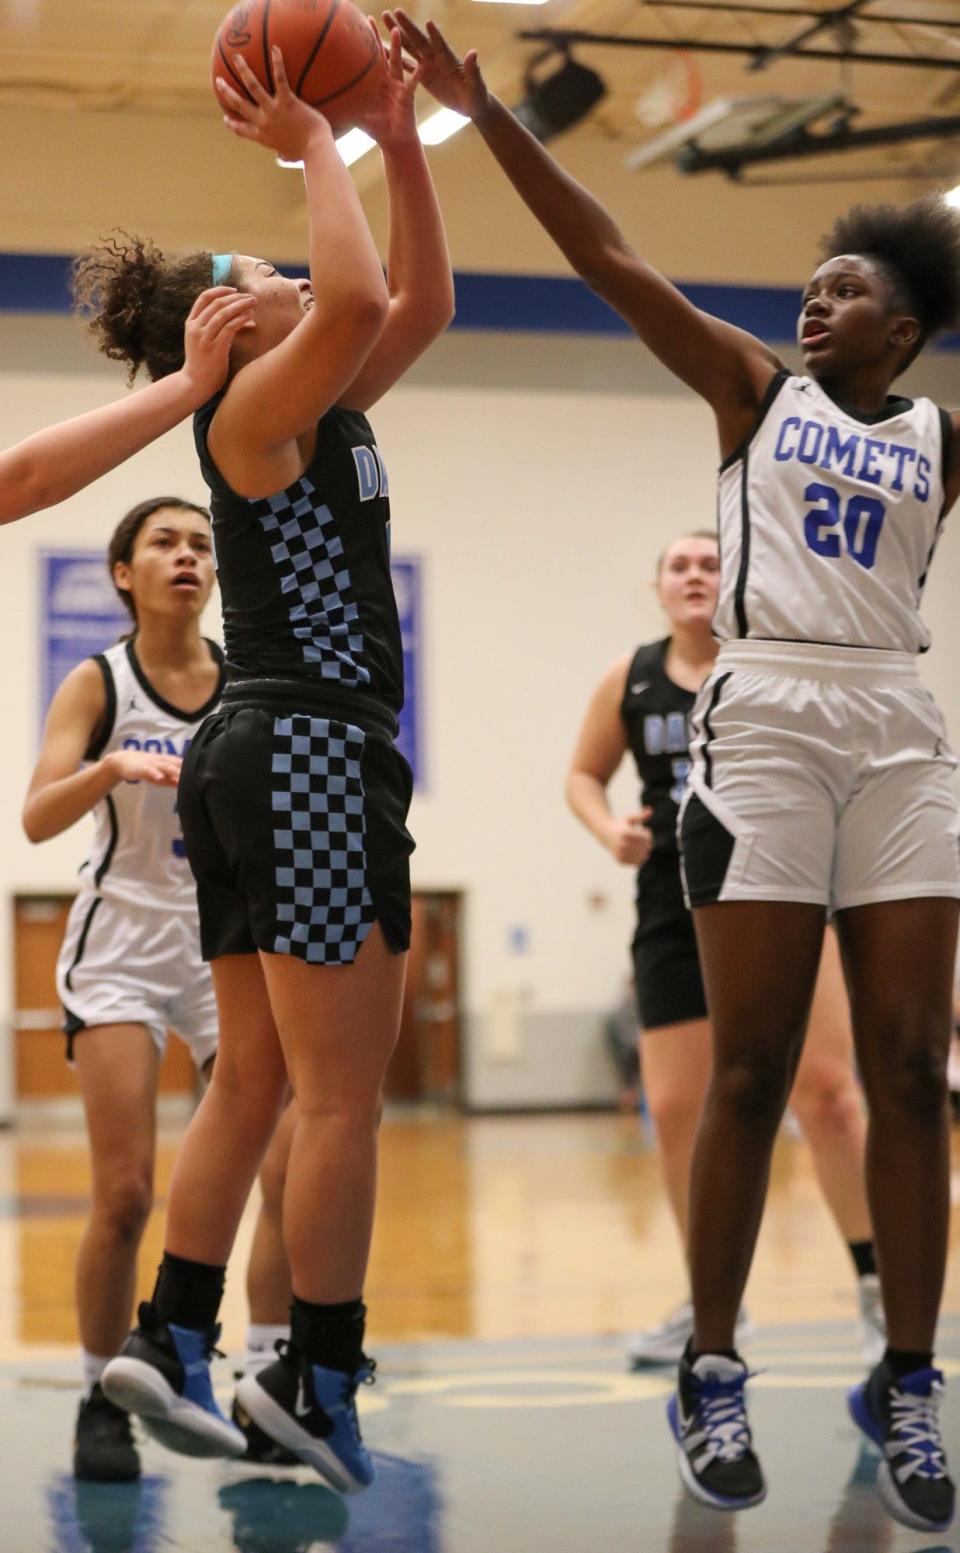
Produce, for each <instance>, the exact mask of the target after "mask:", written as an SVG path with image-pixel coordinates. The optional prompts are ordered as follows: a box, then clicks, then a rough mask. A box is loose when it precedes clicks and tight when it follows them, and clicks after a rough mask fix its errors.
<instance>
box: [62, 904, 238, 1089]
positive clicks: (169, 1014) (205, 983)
mask: <svg viewBox="0 0 960 1553" xmlns="http://www.w3.org/2000/svg"><path fill="white" fill-rule="evenodd" d="M57 994H58V996H59V998H60V1001H61V1003H62V1004H63V1007H64V1013H65V1015H66V1019H65V1022H64V1028H65V1030H66V1034H67V1060H68V1061H70V1060H72V1057H73V1043H74V1038H75V1036H76V1035H77V1033H78V1032H79V1031H81V1030H84V1029H87V1028H89V1027H90V1026H92V1025H117V1024H134V1025H145V1026H146V1028H147V1029H148V1030H149V1032H150V1035H151V1036H152V1038H153V1041H154V1043H155V1045H156V1047H157V1049H158V1051H159V1052H160V1053H161V1055H162V1054H163V1051H164V1048H165V1047H166V1044H167V1031H168V1030H170V1029H172V1030H175V1031H176V1033H177V1035H178V1036H179V1037H180V1038H181V1040H182V1041H184V1042H185V1043H186V1045H187V1046H188V1047H189V1048H190V1053H191V1056H192V1057H193V1060H194V1063H195V1064H196V1066H197V1068H202V1067H203V1066H204V1064H205V1063H207V1062H209V1060H210V1058H211V1057H212V1056H214V1054H215V1052H216V1049H217V1005H216V1000H215V998H214V995H213V982H212V981H211V979H210V967H209V966H208V965H206V964H205V963H204V961H203V960H202V959H201V957H200V928H199V924H198V922H197V918H196V915H195V914H194V913H193V912H189V911H169V910H166V909H164V908H158V907H155V906H132V905H130V904H128V903H127V902H120V901H112V900H109V899H108V898H106V897H104V896H99V895H94V894H92V892H86V891H81V893H80V894H79V895H78V896H77V899H76V900H75V901H74V903H73V906H72V908H71V911H70V917H69V920H68V922H67V931H66V933H65V934H64V939H63V945H62V947H61V950H60V956H59V959H58V960H57Z"/></svg>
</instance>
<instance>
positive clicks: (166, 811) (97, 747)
mask: <svg viewBox="0 0 960 1553" xmlns="http://www.w3.org/2000/svg"><path fill="white" fill-rule="evenodd" d="M208 646H209V648H210V651H211V653H212V654H213V657H214V658H215V660H216V662H217V664H218V665H219V668H220V677H219V681H218V683H217V687H216V690H215V691H214V693H213V695H212V696H211V697H210V699H209V701H208V702H207V703H206V704H205V705H204V706H201V707H199V708H198V709H197V711H195V712H183V711H180V710H178V709H177V708H176V707H174V706H171V705H170V703H169V702H167V701H164V699H163V697H162V696H161V695H159V693H158V692H157V691H156V690H154V688H153V686H152V685H151V684H150V681H149V680H148V679H147V677H146V675H145V674H144V672H143V669H142V668H141V666H140V662H139V659H138V658H137V654H136V648H135V645H134V642H133V641H132V640H131V641H127V642H118V643H117V644H116V646H114V647H109V648H108V649H107V651H106V652H104V653H98V654H97V656H96V658H95V659H94V662H95V663H96V664H97V665H98V666H99V668H100V671H101V673H102V674H103V681H104V688H105V690H106V702H107V710H106V718H105V721H104V726H103V729H102V730H101V732H100V734H99V735H98V737H97V739H96V740H95V742H94V743H93V744H92V745H91V747H90V749H89V750H88V751H87V753H86V757H85V758H86V760H87V761H88V762H89V761H95V760H99V759H100V758H101V757H102V756H104V755H108V754H110V753H111V752H112V751H113V750H145V751H149V752H151V753H153V754H158V755H178V756H180V757H181V758H182V757H183V756H184V755H185V754H186V752H187V749H188V747H189V745H190V740H191V739H192V737H193V735H194V733H195V732H196V730H197V728H198V727H199V725H200V723H201V722H202V720H203V719H204V718H205V717H206V716H207V715H208V714H209V713H210V712H212V711H213V710H214V708H215V707H216V705H217V703H218V702H219V700H220V696H221V694H222V691H223V654H222V653H221V651H220V648H219V647H218V646H217V645H216V643H214V642H209V643H208ZM94 818H95V821H96V832H95V835H94V842H93V847H92V849H91V852H90V856H89V857H88V858H87V860H86V862H85V863H84V864H83V865H82V867H81V869H80V878H81V889H82V891H83V892H84V893H88V894H93V895H97V896H102V897H104V898H105V899H106V900H110V901H115V902H121V903H124V904H126V905H132V906H137V907H141V908H142V907H148V908H151V907H152V908H155V909H156V908H160V909H163V910H164V911H178V912H179V911H184V912H187V911H189V912H193V913H194V914H196V910H197V895H196V886H195V884H194V879H193V874H192V873H191V872H190V864H189V863H188V862H187V857H186V852H185V850H184V845H183V837H182V835H181V833H180V824H179V821H178V819H177V795H176V791H175V789H174V788H172V787H155V786H154V784H153V783H152V782H119V783H118V784H117V786H116V787H115V788H114V789H113V791H112V792H111V793H108V795H107V797H106V798H104V799H103V800H102V801H101V802H100V803H98V804H97V806H96V808H95V809H94Z"/></svg>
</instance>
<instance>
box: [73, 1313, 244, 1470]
mask: <svg viewBox="0 0 960 1553" xmlns="http://www.w3.org/2000/svg"><path fill="white" fill-rule="evenodd" d="M138 1318H139V1325H138V1326H137V1327H135V1328H134V1330H133V1331H132V1332H131V1334H130V1336H129V1337H128V1338H127V1340H126V1342H125V1343H124V1345H123V1347H122V1349H121V1350H120V1353H119V1355H118V1356H117V1358H116V1359H111V1360H110V1363H109V1364H108V1365H107V1367H106V1369H105V1370H104V1372H103V1389H104V1391H105V1392H106V1394H107V1396H108V1397H109V1398H110V1400H111V1402H115V1403H116V1404H117V1406H118V1407H122V1408H123V1409H124V1410H125V1412H128V1413H136V1414H137V1415H138V1417H139V1418H140V1419H141V1421H142V1423H143V1427H144V1429H146V1431H147V1433H148V1434H151V1435H152V1436H153V1438H154V1439H155V1440H158V1441H159V1442H160V1444H161V1445H165V1446H166V1447H167V1449H168V1450H172V1451H179V1452H180V1453H181V1454H182V1455H184V1456H242V1455H243V1453H244V1451H245V1450H246V1447H247V1442H246V1440H245V1439H244V1437H243V1435H242V1434H241V1432H240V1430H239V1429H237V1428H236V1427H235V1425H234V1424H231V1423H230V1422H229V1420H228V1419H226V1418H224V1416H223V1414H222V1413H221V1411H220V1409H219V1407H218V1406H217V1402H216V1399H215V1397H214V1395H213V1386H212V1384H211V1380H210V1359H211V1357H212V1355H213V1354H214V1353H215V1352H216V1349H215V1347H214V1344H215V1343H216V1340H217V1338H218V1337H219V1335H220V1328H219V1327H212V1328H211V1329H210V1330H209V1331H206V1332H197V1331H194V1330H193V1329H192V1328H190V1327H179V1326H174V1325H173V1324H172V1323H171V1324H167V1323H166V1322H163V1321H161V1320H160V1318H159V1316H158V1315H157V1312H156V1310H155V1309H154V1307H153V1305H152V1304H150V1302H149V1301H147V1300H145V1301H144V1302H143V1304H142V1305H141V1306H140V1309H139V1312H138Z"/></svg>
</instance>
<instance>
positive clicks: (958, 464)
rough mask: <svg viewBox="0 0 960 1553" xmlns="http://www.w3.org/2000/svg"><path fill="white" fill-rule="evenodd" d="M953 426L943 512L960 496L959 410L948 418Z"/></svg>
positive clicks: (948, 509)
mask: <svg viewBox="0 0 960 1553" xmlns="http://www.w3.org/2000/svg"><path fill="white" fill-rule="evenodd" d="M950 421H951V424H952V426H953V436H952V437H951V439H950V456H949V458H948V459H947V479H946V486H945V490H944V493H943V506H944V511H945V512H949V511H950V508H951V507H952V506H953V504H954V502H955V501H956V499H957V497H958V496H960V410H955V411H954V412H953V414H952V415H951V417H950Z"/></svg>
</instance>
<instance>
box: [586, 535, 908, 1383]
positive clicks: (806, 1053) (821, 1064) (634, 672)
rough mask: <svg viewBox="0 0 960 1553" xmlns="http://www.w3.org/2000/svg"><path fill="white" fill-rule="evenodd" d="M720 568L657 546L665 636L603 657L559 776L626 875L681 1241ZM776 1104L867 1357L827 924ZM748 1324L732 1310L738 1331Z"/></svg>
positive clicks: (875, 1311) (705, 1075) (863, 1211)
mask: <svg viewBox="0 0 960 1553" xmlns="http://www.w3.org/2000/svg"><path fill="white" fill-rule="evenodd" d="M719 574H720V558H719V553H718V550H717V541H716V537H715V536H714V535H713V534H708V533H703V532H701V533H694V534H686V535H683V536H682V537H681V538H679V539H676V540H674V542H673V543H672V544H671V545H669V546H668V547H667V549H666V550H665V551H664V553H663V555H662V556H661V557H660V559H659V562H658V565H657V579H656V587H657V597H658V599H659V601H660V604H661V607H662V608H663V611H664V614H665V615H666V617H667V621H668V623H669V627H670V635H669V636H668V637H666V638H665V639H663V640H661V641H657V642H651V643H650V644H649V646H646V647H641V648H639V650H638V651H637V652H635V653H630V654H628V655H627V656H626V657H623V658H618V659H617V660H616V662H615V663H613V664H612V665H611V667H610V668H609V669H608V670H607V672H606V673H605V674H604V676H603V678H602V679H601V681H600V683H599V685H598V686H597V688H596V690H595V691H594V694H593V696H592V697H591V700H590V704H589V706H588V708H587V711H586V714H585V717H584V721H583V726H582V727H581V730H580V734H579V737H578V740H577V745H576V749H575V750H574V754H573V758H572V760H571V764H570V770H569V772H568V774H567V783H566V793H567V801H568V802H569V804H570V807H571V809H572V810H573V812H574V814H576V815H577V817H578V818H579V819H581V820H582V821H583V823H584V824H585V825H586V826H587V828H588V830H590V831H592V832H593V834H594V835H595V836H596V838H597V840H598V841H599V842H601V844H602V845H603V846H604V847H606V848H607V850H608V851H609V852H610V853H611V854H612V856H613V857H614V858H616V860H617V862H618V863H624V864H626V865H627V866H628V867H634V868H637V869H638V870H639V872H638V875H637V929H636V933H635V935H634V939H633V964H634V983H635V986H636V992H637V1009H638V1013H639V1016H640V1036H639V1039H640V1052H641V1072H642V1078H643V1092H644V1096H645V1099H646V1101H647V1105H648V1108H649V1112H650V1117H651V1120H652V1122H653V1125H654V1129H655V1133H656V1140H657V1147H658V1150H659V1154H660V1163H661V1167H662V1170H663V1178H664V1184H665V1186H666V1189H667V1197H668V1199H669V1202H670V1207H671V1209H672V1211H673V1216H674V1218H675V1220H676V1223H677V1228H678V1230H679V1232H680V1239H681V1242H682V1244H683V1245H684V1246H686V1244H687V1231H688V1217H689V1215H688V1207H689V1195H690V1164H691V1160H692V1158H693V1148H694V1141H695V1137H696V1130H697V1125H698V1123H699V1121H700V1116H701V1113H702V1111H703V1103H704V1099H705V1097H706V1094H707V1089H708V1087H709V1083H710V1071H711V1066H712V1037H711V1031H710V1023H709V1019H708V1016H707V1004H706V994H705V992H704V987H703V977H702V974H701V971H700V959H699V955H698V953H697V942H696V937H695V934H694V929H693V918H692V916H691V913H690V911H689V910H688V908H687V906H686V904H685V902H684V899H683V888H682V884H681V879H680V852H679V847H678V843H677V815H678V812H679V805H680V799H681V797H682V796H683V790H684V787H685V785H686V780H687V775H688V773H689V769H690V728H689V718H690V717H691V715H692V713H693V705H694V701H695V700H696V692H697V691H698V690H699V688H700V686H701V685H702V684H703V681H704V680H705V679H706V677H707V675H708V674H709V673H710V670H711V669H712V668H713V665H714V663H715V662H716V657H717V643H716V640H715V639H714V636H713V632H712V631H711V629H710V622H711V620H712V619H713V613H714V609H715V608H716V603H717V586H718V582H719ZM628 750H629V751H630V752H631V754H632V755H633V758H634V761H635V763H636V766H637V771H638V774H639V777H640V781H641V784H642V796H641V805H642V807H641V808H639V809H636V810H634V811H632V812H630V813H628V814H625V815H622V816H617V815H615V814H614V813H613V811H612V810H611V808H610V802H609V799H608V795H607V787H608V784H609V783H610V781H611V779H612V778H613V775H614V773H615V772H616V770H617V767H618V766H619V765H620V762H621V760H622V759H623V757H624V755H625V754H626V753H627V751H628ZM790 1105H791V1108H792V1110H793V1112H794V1115H795V1116H796V1118H797V1120H798V1122H799V1123H800V1126H801V1128H802V1130H803V1134H804V1137H805V1138H806V1140H807V1142H808V1143H809V1145H810V1149H811V1152H812V1155H813V1162H814V1167H815V1170H816V1173H817V1179H818V1181H819V1183H820V1187H821V1190H822V1192H823V1194H824V1197H825V1199H826V1201H827V1204H828V1206H829V1208H830V1211H831V1212H832V1214H833V1217H834V1219H835V1221H836V1223H837V1226H838V1228H839V1230H840V1234H841V1235H842V1237H843V1240H844V1242H845V1244H846V1245H847V1246H848V1247H849V1250H850V1255H851V1258H852V1260H853V1264H854V1269H855V1272H856V1276H857V1297H858V1304H859V1309H860V1330H861V1343H862V1348H863V1356H864V1359H865V1360H866V1361H867V1362H868V1363H869V1364H871V1365H873V1364H875V1363H876V1362H877V1361H878V1360H879V1359H880V1358H881V1357H882V1355H883V1350H884V1347H885V1343H886V1332H885V1327H884V1322H883V1307H882V1304H881V1300H880V1282H879V1279H878V1277H877V1270H876V1262H875V1260H874V1250H873V1232H872V1229H871V1226H870V1211H869V1209H868V1207H867V1198H866V1182H865V1177H864V1149H865V1143H866V1132H867V1127H866V1116H865V1114H864V1108H863V1100H862V1095H861V1091H860V1087H859V1085H858V1083H857V1080H856V1077H855V1074H854V1066H853V1039H852V1035H851V1031H850V1019H849V1013H848V1009H847V1004H846V997H845V993H844V987H843V976H842V972H841V969H840V963H839V956H838V953H837V945H836V939H835V936H834V935H833V934H832V933H830V934H828V935H827V936H826V938H825V940H824V957H823V963H822V965H821V970H820V975H819V976H818V978H817V989H816V992H815V994H814V999H813V1006H812V1010H811V1017H810V1026H809V1029H808V1032H807V1039H806V1043H805V1045H804V1049H803V1055H802V1057H801V1059H800V1064H799V1067H798V1069H797V1074H796V1078H795V1079H794V1084H793V1089H792V1090H791V1094H790ZM748 1329H749V1323H748V1321H747V1316H746V1311H745V1310H743V1309H741V1311H740V1314H739V1316H738V1318H737V1337H738V1340H740V1341H743V1339H744V1338H745V1336H746V1335H747V1332H748ZM692 1335H693V1307H692V1305H691V1304H690V1302H689V1299H688V1300H685V1301H684V1303H683V1304H682V1305H681V1306H680V1307H679V1308H678V1309H677V1310H676V1311H674V1312H672V1313H671V1314H670V1315H669V1316H668V1317H667V1319H666V1320H665V1321H664V1322H663V1323H662V1324H661V1325H659V1326H656V1327H653V1328H651V1329H650V1330H649V1331H646V1332H640V1333H638V1335H637V1336H636V1337H635V1338H634V1339H633V1340H632V1342H631V1344H630V1350H629V1353H630V1359H631V1362H632V1363H633V1364H634V1365H636V1366H641V1365H646V1364H662V1363H676V1362H677V1361H678V1360H679V1359H680V1358H681V1357H682V1355H683V1352H684V1349H685V1348H686V1346H687V1343H688V1342H689V1340H690V1338H691V1337H692Z"/></svg>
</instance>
